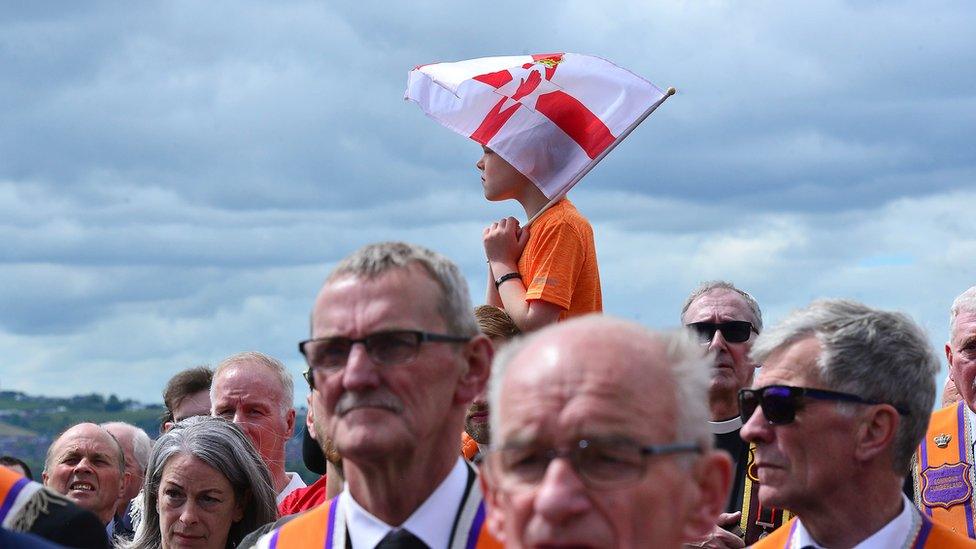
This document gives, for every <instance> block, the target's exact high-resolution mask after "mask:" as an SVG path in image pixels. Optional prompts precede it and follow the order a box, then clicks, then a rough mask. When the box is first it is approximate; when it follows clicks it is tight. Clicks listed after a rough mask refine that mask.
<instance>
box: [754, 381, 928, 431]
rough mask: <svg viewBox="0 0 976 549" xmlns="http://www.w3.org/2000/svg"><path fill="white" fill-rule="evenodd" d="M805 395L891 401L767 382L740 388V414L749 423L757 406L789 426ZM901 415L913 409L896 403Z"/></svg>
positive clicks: (773, 421)
mask: <svg viewBox="0 0 976 549" xmlns="http://www.w3.org/2000/svg"><path fill="white" fill-rule="evenodd" d="M804 398H813V399H817V400H833V401H837V402H851V403H855V404H869V405H875V404H888V403H887V402H879V401H876V400H870V399H866V398H862V397H859V396H857V395H852V394H850V393H841V392H838V391H828V390H826V389H808V388H806V387H791V386H789V385H767V386H766V387H763V388H761V389H740V390H739V413H740V415H741V416H742V422H743V423H746V422H748V421H749V418H751V417H752V415H753V414H754V413H756V408H759V407H762V411H763V416H765V417H766V421H767V422H769V423H770V424H771V425H786V424H789V423H793V420H795V419H796V411H797V410H799V409H801V408H802V407H803V399H804ZM891 406H893V407H894V408H895V410H898V413H899V414H901V415H906V416H907V415H908V414H909V412H908V410H906V409H905V408H903V407H901V406H895V405H894V404H892V405H891Z"/></svg>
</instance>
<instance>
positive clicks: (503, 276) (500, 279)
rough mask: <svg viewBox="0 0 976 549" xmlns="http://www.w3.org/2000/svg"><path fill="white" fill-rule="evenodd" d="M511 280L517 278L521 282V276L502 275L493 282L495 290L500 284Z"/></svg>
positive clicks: (516, 274)
mask: <svg viewBox="0 0 976 549" xmlns="http://www.w3.org/2000/svg"><path fill="white" fill-rule="evenodd" d="M513 278H517V279H519V280H522V275H520V274H518V273H508V274H504V275H502V276H500V277H498V280H496V281H495V289H496V290H497V289H498V287H499V286H501V285H502V283H503V282H505V281H506V280H511V279H513Z"/></svg>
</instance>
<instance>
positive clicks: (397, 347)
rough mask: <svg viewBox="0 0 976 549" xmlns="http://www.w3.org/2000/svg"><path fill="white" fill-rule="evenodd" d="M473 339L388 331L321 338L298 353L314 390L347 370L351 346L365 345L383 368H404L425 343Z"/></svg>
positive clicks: (307, 342) (308, 342)
mask: <svg viewBox="0 0 976 549" xmlns="http://www.w3.org/2000/svg"><path fill="white" fill-rule="evenodd" d="M470 339H471V338H470V337H464V336H455V335H447V334H434V333H430V332H421V331H419V330H389V331H385V332H376V333H372V334H369V335H367V336H366V337H363V338H359V339H353V338H348V337H319V338H314V339H307V340H305V341H302V342H301V343H299V344H298V351H299V352H300V353H302V355H304V356H305V362H306V363H307V364H308V370H306V371H305V374H304V376H305V380H306V381H308V385H309V387H311V388H313V389H314V388H315V381H316V376H317V375H318V376H320V378H321V375H322V374H325V375H328V374H331V373H334V372H337V371H339V370H341V369H342V368H344V367H345V366H346V363H347V362H348V361H349V353H350V352H352V346H353V345H355V344H357V343H362V344H363V345H364V346H365V347H366V354H367V356H369V359H370V360H372V361H373V362H374V363H376V364H378V365H381V366H390V365H393V364H405V363H408V362H411V361H413V360H414V359H415V358H417V354H418V353H419V352H420V345H421V344H422V343H426V342H443V343H466V342H468V341H470Z"/></svg>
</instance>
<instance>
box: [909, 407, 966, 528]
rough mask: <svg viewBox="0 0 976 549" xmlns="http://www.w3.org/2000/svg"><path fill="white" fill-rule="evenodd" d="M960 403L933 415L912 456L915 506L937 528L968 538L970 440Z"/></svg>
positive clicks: (963, 409)
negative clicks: (940, 525)
mask: <svg viewBox="0 0 976 549" xmlns="http://www.w3.org/2000/svg"><path fill="white" fill-rule="evenodd" d="M966 415H967V412H966V405H965V403H964V402H959V403H957V404H954V405H952V406H949V407H947V408H943V409H941V410H938V411H936V412H933V413H932V418H931V420H930V421H929V428H928V432H926V434H925V438H924V439H923V440H922V443H921V444H920V445H919V447H918V450H917V451H916V452H915V459H914V460H913V463H912V473H913V475H912V476H913V477H914V483H915V505H916V506H918V507H919V509H922V510H923V511H924V512H925V514H926V515H927V516H928V517H930V518H931V519H932V520H933V521H935V522H936V523H938V524H943V525H945V526H947V527H948V528H949V529H950V530H952V531H953V532H957V533H959V534H960V535H965V536H968V537H970V538H974V537H976V533H974V529H973V508H974V501H973V496H974V494H973V484H974V471H973V444H972V441H973V437H972V433H971V432H970V426H969V421H968V419H967V417H966Z"/></svg>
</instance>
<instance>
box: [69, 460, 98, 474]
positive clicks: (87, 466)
mask: <svg viewBox="0 0 976 549" xmlns="http://www.w3.org/2000/svg"><path fill="white" fill-rule="evenodd" d="M94 470H95V464H93V463H92V462H91V460H90V459H89V458H87V457H83V458H81V459H80V460H78V463H77V464H76V465H75V467H74V472H75V473H77V472H78V471H94Z"/></svg>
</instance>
